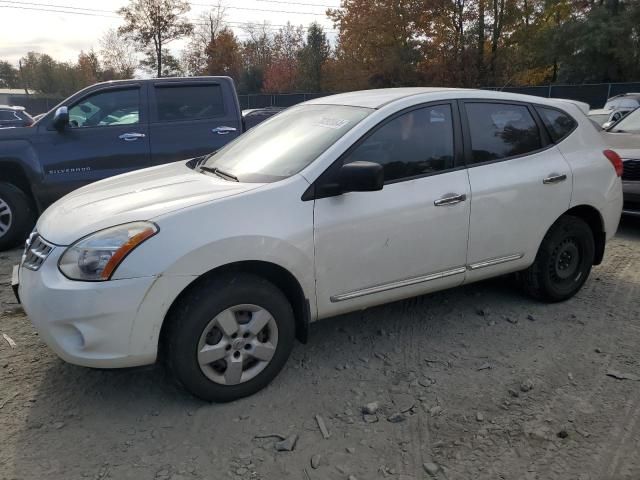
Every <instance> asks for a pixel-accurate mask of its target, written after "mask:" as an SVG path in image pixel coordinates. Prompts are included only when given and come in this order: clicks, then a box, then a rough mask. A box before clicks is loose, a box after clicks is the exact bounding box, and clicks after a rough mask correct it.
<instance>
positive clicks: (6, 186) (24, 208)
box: [0, 182, 36, 252]
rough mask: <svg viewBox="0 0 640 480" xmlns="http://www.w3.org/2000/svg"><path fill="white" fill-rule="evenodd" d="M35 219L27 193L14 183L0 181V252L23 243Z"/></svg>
mask: <svg viewBox="0 0 640 480" xmlns="http://www.w3.org/2000/svg"><path fill="white" fill-rule="evenodd" d="M35 221H36V215H35V211H34V210H33V207H32V204H31V201H30V200H29V198H28V197H27V195H25V193H24V192H23V191H22V190H20V189H19V188H18V187H16V186H15V185H12V184H10V183H6V182H0V252H1V251H4V250H8V249H9V248H13V247H15V246H16V245H20V244H21V243H23V242H24V240H25V239H26V238H27V235H28V234H29V232H30V231H31V229H32V228H33V224H34V223H35Z"/></svg>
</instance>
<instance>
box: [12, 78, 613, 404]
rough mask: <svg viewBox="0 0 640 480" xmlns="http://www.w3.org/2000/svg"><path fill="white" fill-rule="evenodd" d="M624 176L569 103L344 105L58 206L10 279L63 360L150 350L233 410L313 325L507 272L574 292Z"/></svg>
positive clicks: (495, 99)
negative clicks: (232, 405) (233, 402)
mask: <svg viewBox="0 0 640 480" xmlns="http://www.w3.org/2000/svg"><path fill="white" fill-rule="evenodd" d="M621 172H622V164H621V161H620V158H619V157H618V156H617V155H616V154H615V153H614V152H612V151H610V150H606V147H605V145H604V143H603V140H602V138H601V136H600V135H599V134H598V133H597V131H596V130H595V128H594V127H593V125H592V124H591V122H590V121H589V120H588V119H587V117H586V116H585V115H584V113H583V112H582V111H580V109H579V108H578V107H576V106H575V105H572V104H570V103H567V102H556V101H554V100H548V99H543V98H537V97H529V96H522V95H515V94H507V93H503V92H488V91H477V90H458V89H442V88H438V89H436V88H431V89H429V88H409V89H389V90H372V91H364V92H355V93H346V94H342V95H336V96H332V97H325V98H321V99H317V100H313V101H311V102H307V103H304V104H301V105H299V106H296V107H293V108H290V109H288V110H286V111H284V112H282V113H280V114H279V115H276V116H274V117H273V118H271V119H269V120H267V121H266V122H264V123H262V124H260V125H259V126H258V127H256V128H254V129H252V130H250V131H249V132H247V133H246V134H244V135H242V136H241V137H239V138H238V139H237V140H235V141H234V142H232V143H230V144H228V145H227V146H226V147H224V148H223V149H221V150H219V151H218V152H217V153H215V154H212V155H210V156H208V157H202V158H197V159H193V160H190V161H183V162H178V163H174V164H170V165H165V166H161V167H156V168H150V169H147V170H141V171H137V172H133V173H129V174H126V175H122V176H119V177H115V178H112V179H108V180H103V181H101V182H98V183H95V184H93V185H89V186H87V187H84V188H81V189H80V190H77V191H76V192H74V193H72V194H70V195H68V196H66V197H64V198H63V199H61V200H60V201H58V202H57V203H56V204H54V205H53V206H52V207H51V208H49V209H48V210H47V211H46V212H45V213H44V214H43V215H42V217H41V218H40V220H39V221H38V224H37V227H36V231H34V233H33V234H32V235H31V237H30V239H29V241H28V243H27V247H26V250H25V254H24V257H23V260H22V263H21V266H20V267H19V269H16V270H15V271H14V284H15V285H16V286H17V285H18V284H19V296H20V298H21V299H22V302H23V303H24V308H25V310H26V312H27V313H28V315H29V316H30V318H31V320H32V321H33V323H34V325H35V327H36V328H37V330H38V331H39V332H40V334H41V336H42V338H43V339H44V340H45V341H46V342H47V343H48V344H49V346H50V347H51V348H52V349H53V350H55V352H56V353H57V354H58V355H59V356H60V357H62V358H63V359H64V360H66V361H68V362H71V363H75V364H79V365H85V366H89V367H100V368H105V367H109V368H110V367H131V366H137V365H146V364H150V363H153V362H155V361H156V358H157V357H158V356H159V354H160V356H161V357H163V358H164V359H165V360H166V361H167V363H168V365H169V368H170V369H171V371H172V372H173V373H174V375H175V376H176V377H177V379H178V380H179V381H180V382H181V383H182V384H183V385H184V386H185V387H186V388H187V389H188V390H189V391H191V392H192V393H193V394H195V395H197V396H199V397H201V398H203V399H207V400H215V401H229V400H233V399H236V398H239V397H242V396H245V395H249V394H252V393H254V392H256V391H257V390H259V389H261V388H263V387H264V386H266V385H267V384H268V383H269V381H271V380H272V379H273V378H274V377H275V376H276V374H277V373H278V371H279V370H280V369H281V368H282V367H283V365H284V364H285V362H286V360H287V357H288V356H289V353H290V351H291V349H292V346H293V343H294V339H295V338H296V337H297V338H298V339H300V340H301V341H303V342H304V341H305V338H306V336H307V332H308V329H309V324H310V323H311V322H314V321H316V320H318V319H321V318H325V317H330V316H333V315H337V314H341V313H345V312H349V311H353V310H359V309H364V308H367V307H371V306H373V305H378V304H382V303H385V302H390V301H394V300H398V299H402V298H406V297H412V296H416V295H422V294H425V293H428V292H433V291H436V290H441V289H445V288H450V287H456V286H459V285H462V284H466V283H470V282H475V281H478V280H482V279H485V278H489V277H495V276H497V275H503V274H507V273H512V272H518V275H517V276H518V278H519V280H520V283H521V284H522V286H523V287H524V289H525V290H526V291H527V292H528V293H530V294H532V295H533V296H534V297H536V298H539V299H541V300H545V301H551V302H555V301H561V300H565V299H567V298H569V297H571V296H572V295H574V294H575V293H576V292H577V291H578V290H579V289H580V288H581V286H582V285H583V284H584V282H585V280H586V279H587V276H588V275H589V272H590V270H591V266H592V265H597V264H598V263H600V262H601V260H602V257H603V254H604V248H605V242H606V240H608V239H609V238H611V237H612V236H613V235H614V233H615V231H616V229H617V226H618V221H619V219H620V212H621V209H622V189H621V181H620V178H619V177H620V175H621Z"/></svg>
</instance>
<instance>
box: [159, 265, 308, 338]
mask: <svg viewBox="0 0 640 480" xmlns="http://www.w3.org/2000/svg"><path fill="white" fill-rule="evenodd" d="M229 273H251V274H254V275H258V276H260V277H262V278H264V279H266V280H268V281H269V282H271V283H273V284H274V285H275V286H276V287H278V288H279V289H280V290H282V293H284V295H285V296H286V297H287V299H288V300H289V303H290V304H291V307H292V308H293V314H294V318H295V322H296V338H297V339H298V341H300V342H301V343H307V339H308V336H309V324H310V322H311V309H310V306H309V300H308V299H307V298H306V296H305V294H304V290H303V289H302V286H301V284H300V282H299V281H298V279H297V278H296V277H295V276H294V275H293V274H292V273H291V272H290V271H289V270H287V269H286V268H284V267H282V266H280V265H277V264H275V263H272V262H267V261H263V260H245V261H238V262H233V263H228V264H225V265H221V266H218V267H216V268H213V269H212V270H209V271H208V272H206V273H204V274H202V275H200V276H199V277H197V278H196V279H195V280H194V281H193V282H191V283H190V284H189V285H187V286H186V287H185V288H184V289H183V290H182V291H181V292H180V294H179V295H178V296H177V297H176V298H175V299H174V301H173V302H172V304H171V306H170V307H169V309H168V310H167V312H166V314H165V316H164V319H163V321H162V327H161V329H160V335H159V345H158V349H159V351H161V350H162V349H163V343H164V338H165V335H166V332H167V330H168V327H169V321H168V319H169V318H170V316H171V314H172V312H173V310H174V308H176V306H177V305H179V303H180V301H182V299H183V298H184V297H185V296H186V295H188V294H189V292H191V291H192V290H193V289H194V288H197V287H198V286H199V285H201V284H203V283H205V282H207V281H208V280H209V279H210V278H212V277H215V276H219V275H226V274H229Z"/></svg>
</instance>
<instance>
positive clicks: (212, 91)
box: [149, 81, 242, 165]
mask: <svg viewBox="0 0 640 480" xmlns="http://www.w3.org/2000/svg"><path fill="white" fill-rule="evenodd" d="M149 94H150V96H151V100H150V104H151V125H150V129H151V161H152V163H153V164H154V165H159V164H162V163H169V162H175V161H178V160H184V159H188V158H193V157H198V156H201V155H206V154H208V153H211V152H213V151H215V150H218V149H219V148H221V147H223V146H224V145H226V144H227V143H229V142H230V141H231V140H233V139H234V138H236V137H237V136H238V135H240V133H242V129H241V124H240V113H239V107H238V105H237V99H236V96H235V92H234V91H233V89H232V88H231V86H230V85H228V84H227V83H225V82H215V81H206V82H205V81H175V82H158V83H155V84H154V85H152V87H151V88H150V92H149Z"/></svg>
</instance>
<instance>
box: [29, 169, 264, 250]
mask: <svg viewBox="0 0 640 480" xmlns="http://www.w3.org/2000/svg"><path fill="white" fill-rule="evenodd" d="M262 185H263V184H260V183H239V182H233V181H227V180H224V179H222V178H219V177H216V176H215V175H209V174H202V173H199V172H196V171H194V170H192V169H191V168H189V167H187V165H186V164H185V162H178V163H172V164H168V165H163V166H160V167H153V168H147V169H144V170H138V171H136V172H132V173H127V174H124V175H119V176H117V177H112V178H108V179H106V180H102V181H99V182H96V183H93V184H91V185H87V186H86V187H82V188H80V189H78V190H76V191H74V192H72V193H70V194H69V195H67V196H65V197H63V198H61V199H60V200H58V201H57V202H56V203H54V204H53V205H51V206H50V207H49V208H48V209H47V210H46V211H45V212H44V213H43V214H42V216H41V217H40V219H39V220H38V224H37V225H36V229H37V230H38V232H39V233H40V234H41V235H42V236H43V237H44V238H45V239H47V240H48V241H50V242H53V243H55V244H57V245H69V244H71V243H73V242H75V241H76V240H78V239H79V238H82V237H84V236H86V235H89V234H91V233H93V232H96V231H98V230H101V229H104V228H108V227H111V226H113V225H120V224H123V223H127V222H134V221H138V220H152V219H153V218H155V217H158V216H160V215H164V214H167V213H171V212H175V211H177V210H180V209H183V208H187V207H191V206H194V205H198V204H201V203H206V202H210V201H213V200H218V199H222V198H225V197H229V196H232V195H238V194H241V193H244V192H248V191H250V190H254V189H256V188H259V187H260V186H262Z"/></svg>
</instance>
